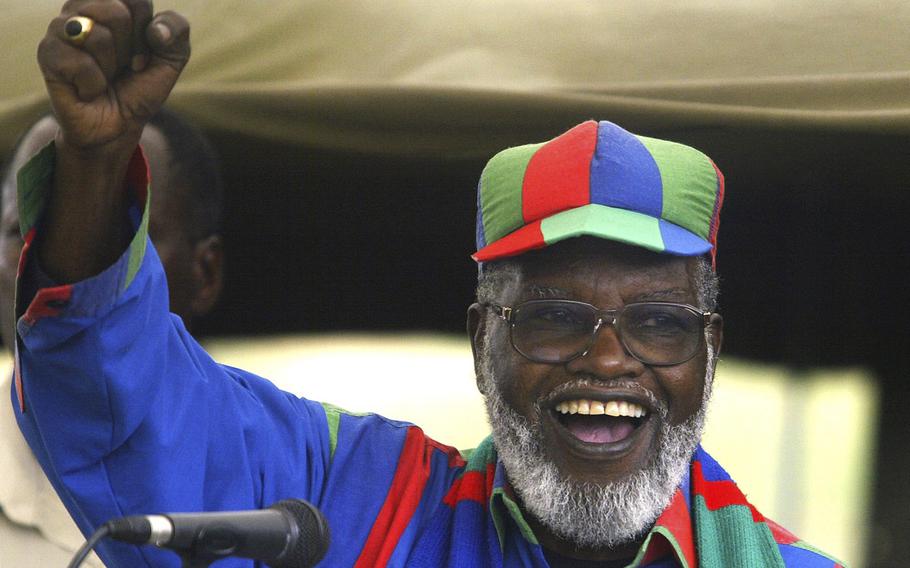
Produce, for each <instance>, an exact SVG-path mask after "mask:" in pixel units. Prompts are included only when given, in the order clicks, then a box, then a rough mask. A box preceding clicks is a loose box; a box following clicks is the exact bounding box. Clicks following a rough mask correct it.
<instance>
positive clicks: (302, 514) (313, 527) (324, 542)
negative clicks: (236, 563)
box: [268, 499, 330, 568]
mask: <svg viewBox="0 0 910 568" xmlns="http://www.w3.org/2000/svg"><path fill="white" fill-rule="evenodd" d="M269 509H277V510H279V511H283V512H285V513H287V514H289V515H290V516H291V517H292V518H293V520H294V524H295V525H297V528H298V529H299V531H300V534H299V536H298V537H297V539H296V541H295V542H293V543H292V546H291V548H290V549H289V550H287V551H286V552H285V553H284V554H282V555H281V558H279V559H277V560H275V561H273V562H269V563H268V565H269V566H271V567H272V568H310V567H312V566H315V565H316V564H317V563H319V561H320V560H322V557H323V556H325V553H326V552H327V551H328V550H329V540H330V535H329V524H328V522H326V520H325V517H324V516H323V515H322V513H321V512H319V509H317V508H316V507H314V506H313V505H312V504H310V503H308V502H306V501H303V500H302V499H285V500H283V501H278V502H277V503H275V504H274V505H272V506H271V507H269Z"/></svg>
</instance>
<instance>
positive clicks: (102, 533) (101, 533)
mask: <svg viewBox="0 0 910 568" xmlns="http://www.w3.org/2000/svg"><path fill="white" fill-rule="evenodd" d="M110 532H111V527H110V525H108V523H104V524H103V525H101V526H100V527H98V530H96V531H95V532H94V533H92V536H90V537H89V538H88V540H86V541H85V544H83V545H82V547H81V548H79V550H77V551H76V554H75V555H73V559H72V560H70V563H69V564H67V565H66V568H79V566H80V565H82V562H83V561H84V560H85V558H86V557H87V556H88V555H89V553H90V552H91V551H92V549H93V548H95V545H96V544H98V542H99V541H100V540H101V539H102V538H104V537H106V536H107V535H108V534H110Z"/></svg>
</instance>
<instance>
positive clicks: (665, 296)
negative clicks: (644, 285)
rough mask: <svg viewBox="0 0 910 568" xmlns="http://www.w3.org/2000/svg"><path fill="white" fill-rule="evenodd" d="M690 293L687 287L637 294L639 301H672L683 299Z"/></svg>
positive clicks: (636, 297) (636, 298)
mask: <svg viewBox="0 0 910 568" xmlns="http://www.w3.org/2000/svg"><path fill="white" fill-rule="evenodd" d="M688 294H689V290H686V289H685V288H668V289H666V290H652V291H649V292H644V293H642V294H639V295H637V296H635V300H637V301H671V300H681V299H685V297H686V296H687V295H688Z"/></svg>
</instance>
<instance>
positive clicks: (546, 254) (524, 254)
mask: <svg viewBox="0 0 910 568" xmlns="http://www.w3.org/2000/svg"><path fill="white" fill-rule="evenodd" d="M478 191H479V192H480V195H479V196H478V209H479V210H478V217H477V219H478V227H477V237H478V239H477V240H478V251H477V252H476V253H475V255H474V258H475V259H476V260H478V261H479V262H481V270H480V273H479V274H480V276H479V279H478V288H477V302H476V303H475V304H473V305H472V306H471V307H470V308H469V310H468V332H469V334H470V336H471V341H472V345H473V348H474V357H475V367H476V369H477V384H478V388H479V389H480V390H481V392H482V393H483V395H484V397H485V400H486V405H487V411H488V415H489V418H490V423H491V426H492V429H493V437H494V441H495V444H496V448H497V451H498V452H499V455H500V458H501V459H502V461H503V464H504V466H505V468H506V472H507V474H508V477H509V480H510V482H511V484H512V486H513V488H514V489H515V491H516V494H517V495H518V497H519V500H520V502H521V504H522V507H523V509H524V510H525V511H526V512H527V513H529V514H530V516H531V520H530V522H531V524H532V526H533V527H535V531H536V532H539V533H540V534H538V535H537V536H538V538H539V539H540V540H541V542H542V543H543V544H544V545H545V546H549V547H551V548H557V549H559V548H564V549H568V550H578V549H582V550H606V549H617V548H619V549H621V548H623V547H624V546H628V545H632V544H635V543H637V542H638V540H639V539H640V538H641V537H642V536H643V535H644V533H645V532H646V531H647V530H648V529H650V527H651V526H652V524H653V522H654V521H655V520H656V519H657V517H658V516H659V514H660V512H661V511H662V510H663V509H664V508H665V507H666V505H667V504H668V503H669V501H670V499H671V497H672V495H673V493H674V491H675V489H676V487H677V486H678V484H679V483H680V481H681V479H682V477H683V476H684V474H685V472H686V469H687V466H688V464H689V460H690V459H691V456H692V454H693V452H694V450H695V447H696V445H697V444H698V442H699V440H700V438H701V432H702V427H703V424H704V418H705V410H706V405H707V402H708V399H709V397H710V391H711V382H712V380H713V370H714V362H715V360H716V357H717V355H718V353H719V351H720V345H721V340H722V319H721V317H720V316H719V315H718V314H716V313H714V310H715V308H716V303H717V295H718V282H717V277H716V275H715V273H714V270H713V258H714V257H713V253H714V244H715V240H716V229H717V215H718V213H719V210H720V205H721V201H722V199H723V178H722V177H721V175H720V172H719V171H718V170H716V168H715V167H714V165H713V163H712V162H711V161H710V160H709V159H708V158H707V157H706V156H704V155H703V154H701V153H700V152H697V151H696V150H693V149H691V148H687V147H685V146H682V145H678V144H674V143H670V142H665V141H660V140H654V139H649V138H644V137H638V136H634V135H632V134H630V133H628V132H626V131H624V130H622V129H620V128H619V127H617V126H615V125H613V124H611V123H608V122H601V123H596V122H593V121H590V122H586V123H584V124H581V125H579V126H577V127H575V128H573V129H572V130H570V131H568V132H567V133H565V134H563V135H562V136H560V137H558V138H556V139H554V140H552V141H550V142H548V143H545V144H537V145H530V146H522V147H518V148H511V149H509V150H506V151H504V152H501V153H500V154H498V155H497V156H495V157H494V158H493V159H491V160H490V162H489V163H488V164H487V167H486V168H485V169H484V173H483V174H482V176H481V183H480V186H479V190H478Z"/></svg>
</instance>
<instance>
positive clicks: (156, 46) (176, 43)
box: [145, 10, 190, 73]
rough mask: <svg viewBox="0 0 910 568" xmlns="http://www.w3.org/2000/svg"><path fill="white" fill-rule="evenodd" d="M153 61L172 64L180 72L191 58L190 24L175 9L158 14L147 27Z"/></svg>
mask: <svg viewBox="0 0 910 568" xmlns="http://www.w3.org/2000/svg"><path fill="white" fill-rule="evenodd" d="M145 39H146V41H147V42H148V46H149V50H150V51H151V54H150V55H151V58H152V61H151V62H152V63H155V60H158V62H160V63H164V64H167V65H170V66H171V67H174V68H175V69H177V72H178V73H179V72H180V70H181V69H183V67H184V66H185V65H186V62H187V61H189V59H190V24H189V22H187V21H186V18H184V17H183V16H181V15H180V14H178V13H177V12H173V11H170V10H168V11H166V12H161V13H160V14H158V15H156V16H155V17H154V18H153V19H152V21H151V22H150V23H149V25H148V27H146V28H145Z"/></svg>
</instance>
